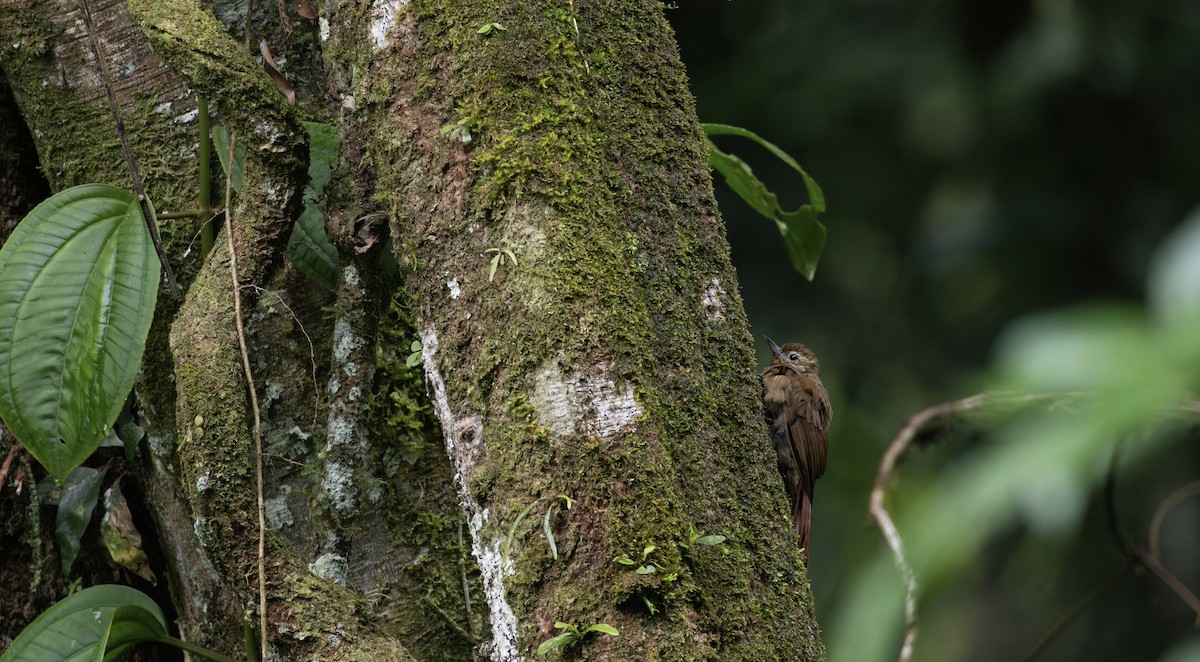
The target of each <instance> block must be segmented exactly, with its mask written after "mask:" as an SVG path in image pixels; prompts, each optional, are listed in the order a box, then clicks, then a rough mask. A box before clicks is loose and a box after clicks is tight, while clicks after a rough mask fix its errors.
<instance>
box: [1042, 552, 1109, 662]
mask: <svg viewBox="0 0 1200 662" xmlns="http://www.w3.org/2000/svg"><path fill="white" fill-rule="evenodd" d="M1130 565H1131V563H1130V562H1129V560H1128V559H1126V560H1125V562H1124V563H1122V564H1121V565H1119V566H1117V567H1116V568H1114V569H1113V570H1112V571H1111V572H1109V573H1108V574H1107V575H1105V576H1104V579H1101V580H1100V583H1099V584H1097V585H1096V587H1095V588H1093V589H1092V590H1091V592H1089V593H1088V594H1087V595H1086V596H1084V597H1083V599H1082V600H1080V601H1079V602H1078V603H1076V605H1075V606H1074V607H1072V608H1071V611H1069V612H1067V614H1066V615H1065V616H1063V617H1062V618H1060V619H1059V620H1058V622H1057V623H1055V624H1054V627H1052V628H1050V631H1049V632H1047V633H1046V634H1045V635H1043V636H1042V639H1041V641H1039V642H1038V643H1037V646H1034V647H1033V650H1031V651H1029V654H1028V655H1026V656H1025V658H1024V660H1025V662H1030V660H1035V659H1037V657H1038V656H1039V655H1041V654H1042V653H1044V652H1046V649H1047V648H1049V646H1050V643H1051V642H1053V641H1054V640H1055V639H1057V638H1058V635H1060V634H1062V633H1063V631H1064V630H1066V629H1067V627H1068V626H1069V625H1071V624H1072V623H1074V622H1075V620H1076V619H1078V618H1079V617H1080V616H1082V615H1084V614H1085V613H1087V610H1089V609H1091V608H1092V605H1094V604H1096V601H1097V600H1099V599H1100V596H1102V595H1104V593H1105V592H1106V591H1108V589H1110V588H1112V587H1113V585H1114V584H1116V583H1117V580H1118V579H1120V578H1121V576H1122V575H1124V574H1125V573H1126V571H1128V570H1129V567H1130Z"/></svg>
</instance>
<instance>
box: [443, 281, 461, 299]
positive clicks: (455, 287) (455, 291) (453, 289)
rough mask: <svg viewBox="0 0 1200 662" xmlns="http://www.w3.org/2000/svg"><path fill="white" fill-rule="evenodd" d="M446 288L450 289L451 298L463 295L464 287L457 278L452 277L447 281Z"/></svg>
mask: <svg viewBox="0 0 1200 662" xmlns="http://www.w3.org/2000/svg"><path fill="white" fill-rule="evenodd" d="M446 289H448V290H450V298H451V299H458V297H460V296H462V287H460V286H459V284H458V279H457V278H451V279H450V280H449V281H447V282H446Z"/></svg>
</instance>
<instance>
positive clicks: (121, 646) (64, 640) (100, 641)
mask: <svg viewBox="0 0 1200 662" xmlns="http://www.w3.org/2000/svg"><path fill="white" fill-rule="evenodd" d="M166 634H167V621H166V618H164V617H163V613H162V610H161V609H159V607H158V605H157V604H155V603H154V601H153V600H151V599H150V598H149V597H147V596H146V595H145V594H144V593H142V592H141V591H138V590H136V589H132V588H129V587H128V586H117V585H102V586H92V587H91V588H85V589H83V590H82V591H79V592H78V593H74V594H72V595H69V596H67V597H66V598H64V599H62V600H60V601H59V602H57V603H56V604H54V605H53V606H52V607H50V608H49V609H47V610H46V611H44V612H42V615H41V616H38V617H37V619H36V620H35V621H33V622H32V623H30V624H29V626H28V627H26V628H25V629H24V630H23V631H22V632H21V634H19V635H17V638H16V639H14V640H13V642H12V645H10V646H9V647H8V649H7V650H6V651H4V655H3V656H0V662H17V661H18V660H20V661H21V662H41V661H43V660H44V661H45V662H60V661H62V660H95V661H100V660H110V659H114V658H115V657H116V655H117V654H118V653H119V652H121V651H123V650H125V649H127V648H129V647H130V646H132V645H134V644H135V643H138V642H141V641H152V640H158V639H160V638H161V637H164V636H166Z"/></svg>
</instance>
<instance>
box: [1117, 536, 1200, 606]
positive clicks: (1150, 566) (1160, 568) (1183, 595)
mask: <svg viewBox="0 0 1200 662" xmlns="http://www.w3.org/2000/svg"><path fill="white" fill-rule="evenodd" d="M1133 555H1134V557H1135V558H1137V560H1138V561H1139V562H1140V563H1141V564H1142V565H1144V566H1146V569H1147V570H1149V571H1150V572H1153V573H1154V574H1156V575H1158V578H1159V579H1161V580H1162V583H1164V584H1166V585H1167V588H1169V589H1171V590H1172V591H1174V592H1175V595H1178V596H1179V599H1180V600H1183V603H1184V604H1186V605H1187V606H1188V607H1189V608H1190V609H1191V610H1192V611H1193V612H1195V614H1196V623H1197V624H1198V625H1200V598H1197V597H1196V594H1195V593H1192V592H1191V591H1190V590H1189V589H1188V587H1187V586H1186V585H1184V583H1183V582H1181V581H1179V578H1178V577H1176V576H1175V575H1174V574H1173V573H1172V572H1171V571H1170V570H1167V568H1166V566H1164V565H1163V564H1162V563H1161V562H1160V561H1159V560H1158V557H1157V556H1155V555H1153V554H1150V553H1148V552H1147V551H1146V550H1144V549H1142V548H1141V547H1134V548H1133Z"/></svg>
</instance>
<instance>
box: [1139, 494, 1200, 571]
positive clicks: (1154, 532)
mask: <svg viewBox="0 0 1200 662" xmlns="http://www.w3.org/2000/svg"><path fill="white" fill-rule="evenodd" d="M1197 494H1200V480H1197V481H1192V482H1190V483H1188V484H1187V485H1184V486H1183V487H1181V488H1179V489H1177V490H1175V491H1174V492H1171V493H1170V494H1168V495H1167V498H1165V499H1163V500H1162V503H1159V504H1158V508H1156V509H1155V510H1154V517H1152V518H1151V519H1150V533H1149V535H1147V536H1146V537H1147V541H1146V542H1147V543H1149V545H1150V553H1151V554H1153V555H1154V556H1158V538H1159V536H1158V532H1159V530H1160V529H1161V528H1162V523H1163V519H1165V518H1166V516H1167V513H1169V512H1171V509H1172V508H1174V507H1175V506H1176V505H1177V504H1178V503H1179V502H1180V501H1183V500H1184V499H1186V498H1188V497H1190V496H1195V495H1197Z"/></svg>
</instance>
